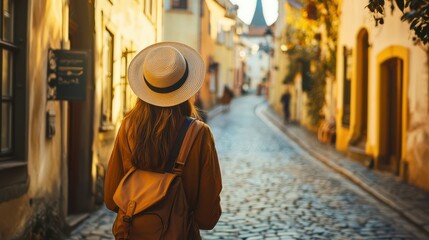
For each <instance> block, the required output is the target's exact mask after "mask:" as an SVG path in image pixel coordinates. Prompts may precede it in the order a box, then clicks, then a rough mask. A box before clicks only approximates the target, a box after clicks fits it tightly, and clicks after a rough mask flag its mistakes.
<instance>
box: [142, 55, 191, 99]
mask: <svg viewBox="0 0 429 240" xmlns="http://www.w3.org/2000/svg"><path fill="white" fill-rule="evenodd" d="M185 64H186V70H185V73H183V76H182V78H180V80H179V81H177V82H176V83H175V84H173V85H171V86H169V87H165V88H159V87H155V86H153V85H152V84H150V83H149V82H148V81H147V80H146V77H145V76H144V75H143V78H144V81H145V82H146V85H147V86H148V87H149V88H150V90H152V91H154V92H156V93H171V92H173V91H176V90H177V89H179V88H180V87H181V86H182V85H183V84H184V83H185V82H186V79H187V78H188V73H189V68H188V62H187V61H186V59H185Z"/></svg>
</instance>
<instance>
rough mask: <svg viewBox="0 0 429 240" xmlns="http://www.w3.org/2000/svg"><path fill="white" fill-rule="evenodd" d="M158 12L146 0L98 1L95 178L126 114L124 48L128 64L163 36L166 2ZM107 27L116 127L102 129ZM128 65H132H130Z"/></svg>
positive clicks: (130, 103) (131, 104)
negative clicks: (149, 8) (148, 7)
mask: <svg viewBox="0 0 429 240" xmlns="http://www.w3.org/2000/svg"><path fill="white" fill-rule="evenodd" d="M154 8H155V9H156V16H154V17H150V16H149V15H146V14H145V13H144V11H143V9H144V7H143V2H142V1H121V2H119V1H115V2H114V4H111V3H110V1H108V0H101V1H96V4H95V55H94V73H95V98H94V99H95V103H94V104H95V106H94V129H93V131H94V136H96V137H94V142H93V150H94V151H93V167H92V175H93V178H94V179H95V177H96V170H97V165H101V166H104V167H106V166H107V163H108V160H109V158H110V153H111V150H112V148H113V141H114V138H115V136H116V130H117V129H118V128H119V126H120V123H121V121H122V118H123V116H124V115H123V113H124V112H123V110H124V109H123V105H124V92H123V90H124V84H123V81H124V79H122V77H123V76H124V74H125V66H124V65H123V64H124V61H123V59H122V57H123V55H122V54H123V52H125V51H126V50H127V51H130V52H133V53H129V54H128V65H129V64H130V62H131V60H132V58H133V57H134V56H135V55H136V54H137V53H138V52H139V51H140V50H142V49H144V48H145V47H147V46H149V45H151V44H153V43H155V42H157V41H161V40H162V14H163V3H162V1H156V6H154ZM105 29H108V30H109V31H110V32H111V33H112V34H113V47H114V49H113V93H112V94H113V100H112V119H113V120H112V122H113V124H114V125H115V130H114V131H108V132H100V130H99V129H100V112H101V101H102V84H103V81H104V71H103V69H104V67H105V66H103V64H104V63H103V40H104V34H105ZM127 69H128V68H127ZM127 91H128V92H131V94H130V95H131V96H132V98H131V101H129V102H128V107H127V108H128V109H130V108H132V106H134V104H135V101H136V99H137V98H136V97H135V95H134V93H132V91H131V89H130V87H129V86H127Z"/></svg>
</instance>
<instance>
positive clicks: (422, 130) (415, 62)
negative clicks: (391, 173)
mask: <svg viewBox="0 0 429 240" xmlns="http://www.w3.org/2000/svg"><path fill="white" fill-rule="evenodd" d="M365 5H366V4H365V2H362V1H358V0H353V1H343V4H342V16H341V26H340V34H339V43H338V46H339V49H342V47H343V46H347V47H348V48H352V49H353V63H354V65H355V64H356V63H355V61H356V44H357V34H358V32H359V31H360V29H362V28H365V29H367V30H368V33H369V43H370V49H369V51H370V53H369V85H368V91H369V92H368V102H369V106H368V139H367V146H366V147H367V151H368V153H370V154H372V155H374V156H375V157H376V155H377V152H378V148H379V146H378V145H379V143H378V137H377V136H378V124H379V123H378V117H377V111H378V110H377V109H378V107H377V105H376V104H375V103H376V102H377V100H378V98H379V87H378V84H379V81H378V78H379V77H378V74H379V73H378V71H379V70H378V68H379V64H380V63H378V62H377V58H378V57H379V56H380V54H381V53H382V52H383V51H386V49H389V48H390V49H396V46H398V47H400V48H405V49H406V50H407V52H408V54H407V56H405V57H406V61H408V63H409V64H408V65H407V66H405V67H407V68H408V70H409V74H408V75H406V76H404V88H405V91H406V92H405V94H406V97H405V99H406V104H405V105H404V106H405V110H404V111H405V112H404V114H403V116H404V124H405V126H404V129H405V131H404V134H405V137H404V142H403V149H404V150H405V151H403V159H404V160H405V161H407V162H408V163H409V170H410V172H409V173H408V174H409V180H410V181H411V182H412V183H414V184H416V185H419V186H423V187H426V188H429V179H428V177H427V176H429V170H428V169H429V167H428V166H429V153H428V149H429V146H428V141H427V139H428V136H429V132H428V130H427V129H428V126H427V124H428V121H427V119H428V116H429V115H428V114H429V113H428V100H427V99H428V97H427V96H428V82H429V81H428V73H427V66H428V65H427V63H426V61H427V57H426V54H425V52H424V50H423V49H422V48H421V47H419V46H415V45H413V42H412V40H411V38H412V36H413V35H412V32H410V30H409V25H408V23H403V22H401V21H400V16H401V13H400V11H399V10H396V11H395V12H394V13H393V15H392V14H390V12H389V14H386V16H385V24H384V25H382V26H379V27H375V23H374V21H373V18H372V16H371V15H370V13H369V11H368V9H366V8H365ZM338 60H339V61H338V64H337V67H338V71H337V83H338V86H337V87H338V88H337V89H338V101H337V122H339V123H340V122H341V114H342V97H343V79H342V78H343V69H342V68H343V67H342V66H343V59H342V51H339V53H338ZM353 69H354V72H353V79H352V81H356V77H355V76H356V73H355V69H356V68H355V67H353ZM352 91H353V90H352ZM353 101H354V100H353V99H352V106H353V105H354V104H355V103H353ZM353 128H354V126H353V125H351V126H350V129H351V130H352V129H353ZM337 131H338V133H339V135H338V139H337V142H342V143H343V144H342V146H339V145H338V144H337V147H338V148H340V149H341V150H345V149H344V148H345V147H346V144H347V142H348V141H349V140H350V137H351V134H352V131H349V130H348V129H344V128H342V127H341V126H340V127H339V128H337ZM417 148H419V149H420V150H416V149H417Z"/></svg>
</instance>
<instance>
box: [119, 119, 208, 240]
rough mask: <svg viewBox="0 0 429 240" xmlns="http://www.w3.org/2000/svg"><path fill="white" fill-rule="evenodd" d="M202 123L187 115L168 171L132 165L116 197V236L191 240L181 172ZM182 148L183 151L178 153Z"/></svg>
mask: <svg viewBox="0 0 429 240" xmlns="http://www.w3.org/2000/svg"><path fill="white" fill-rule="evenodd" d="M202 126H203V123H201V122H200V121H196V120H195V119H192V118H188V119H187V120H186V121H185V123H184V124H183V125H182V127H181V128H180V130H179V134H178V137H177V138H176V144H175V148H173V150H172V151H171V153H170V158H169V162H168V167H167V171H166V172H164V173H156V172H150V171H144V170H140V169H137V168H135V167H132V168H131V169H130V170H129V171H128V172H127V173H126V174H125V176H124V177H123V178H122V180H121V182H120V183H119V185H118V187H117V189H116V191H115V194H114V196H113V200H114V201H115V203H116V204H117V205H118V207H119V210H118V215H117V217H116V220H115V222H114V224H113V234H114V235H115V239H139V240H140V239H168V240H170V239H171V240H174V239H181V240H183V239H191V238H192V237H193V236H192V234H193V232H194V227H195V226H194V224H193V217H192V215H191V213H190V212H189V211H190V210H189V206H188V203H187V201H186V196H185V192H184V189H183V183H182V179H181V173H182V171H183V168H184V166H185V163H186V159H187V157H188V154H189V150H190V148H191V147H192V145H193V142H194V140H195V137H196V135H197V134H198V132H199V130H200V129H201V127H202ZM179 150H180V152H179Z"/></svg>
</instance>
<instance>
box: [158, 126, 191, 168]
mask: <svg viewBox="0 0 429 240" xmlns="http://www.w3.org/2000/svg"><path fill="white" fill-rule="evenodd" d="M194 121H195V118H191V117H187V118H186V119H185V120H184V122H183V123H182V126H181V127H180V129H179V133H178V134H177V137H176V140H175V141H174V145H173V148H172V149H171V151H170V155H169V156H168V162H167V166H166V169H165V172H172V171H173V168H174V162H175V161H176V159H177V156H178V155H179V151H180V148H181V147H182V144H183V139H184V138H185V135H186V132H187V131H188V128H189V126H191V124H192V122H194Z"/></svg>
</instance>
